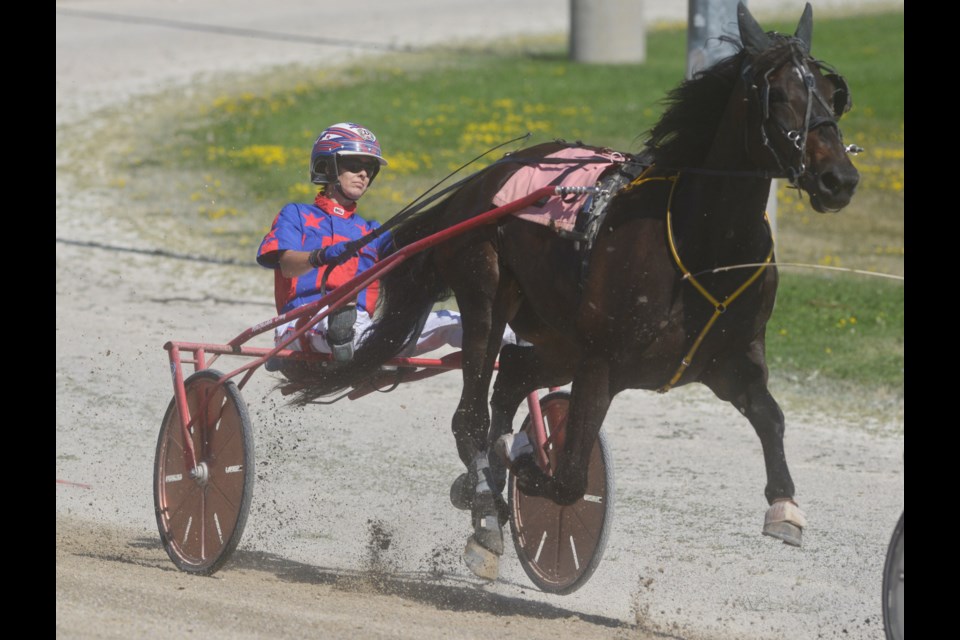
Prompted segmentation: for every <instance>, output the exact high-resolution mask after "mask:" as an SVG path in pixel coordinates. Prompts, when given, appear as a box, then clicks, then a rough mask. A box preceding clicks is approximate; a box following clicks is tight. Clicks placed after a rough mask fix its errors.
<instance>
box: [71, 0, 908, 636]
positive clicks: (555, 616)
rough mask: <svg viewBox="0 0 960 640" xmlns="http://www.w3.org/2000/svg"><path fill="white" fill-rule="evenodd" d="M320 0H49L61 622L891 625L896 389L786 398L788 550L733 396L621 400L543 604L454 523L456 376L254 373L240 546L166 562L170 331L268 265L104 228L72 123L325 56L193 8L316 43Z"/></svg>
mask: <svg viewBox="0 0 960 640" xmlns="http://www.w3.org/2000/svg"><path fill="white" fill-rule="evenodd" d="M521 4H522V6H516V5H521ZM650 4H651V3H648V5H650ZM776 4H777V3H771V6H773V5H776ZM835 4H842V3H835ZM228 6H229V11H228V10H225V8H226V7H228ZM314 6H315V5H314V3H311V2H307V1H301V2H297V1H293V0H283V1H278V2H273V3H268V4H264V3H260V2H254V1H253V0H250V1H239V0H233V1H231V2H225V1H224V0H198V1H196V2H160V1H152V0H144V1H141V2H121V1H120V0H104V1H93V0H91V1H82V0H76V1H72V2H58V3H57V11H58V12H57V146H58V164H57V238H58V242H57V247H56V259H57V287H56V289H57V311H56V314H57V367H56V378H57V379H56V385H57V404H56V476H57V489H56V492H57V497H56V519H57V523H56V531H57V536H56V538H57V543H56V554H57V559H56V574H57V578H56V585H57V586H56V592H57V593H56V602H57V604H56V611H57V621H56V628H57V636H58V637H63V638H114V637H115V638H120V637H123V638H130V637H160V636H164V637H167V636H170V635H173V634H182V633H189V634H211V635H217V636H219V637H235V638H279V637H331V638H340V637H344V638H345V637H350V638H355V637H360V638H367V637H369V638H381V637H382V638H398V637H400V638H404V637H417V638H449V637H457V638H488V637H490V636H491V635H494V634H496V635H499V636H502V637H516V638H540V637H543V638H547V637H550V638H553V637H557V636H558V635H562V636H565V637H567V636H568V637H581V638H648V637H649V638H682V639H685V640H694V639H733V638H744V639H754V638H756V639H760V638H788V637H789V638H839V637H843V638H850V639H867V638H878V637H881V636H882V621H881V608H880V587H881V579H882V566H883V560H884V553H885V551H886V545H887V542H888V540H889V536H890V534H891V532H892V530H893V527H894V525H895V523H896V521H897V518H898V517H899V514H900V512H901V511H902V510H903V502H904V474H903V423H902V399H901V400H900V404H899V406H898V407H895V408H894V409H893V410H891V412H890V413H889V415H887V416H884V415H883V414H882V413H879V412H878V413H872V414H871V416H870V417H864V416H861V415H847V414H846V413H844V412H841V411H836V410H829V411H828V410H826V409H823V408H818V407H816V406H807V407H792V408H790V409H788V410H787V416H788V419H787V425H788V426H787V439H786V445H787V455H788V459H789V460H790V461H791V470H792V472H793V474H794V479H795V481H796V484H797V487H798V491H799V493H798V499H799V500H800V502H801V504H802V506H803V507H804V509H805V511H806V513H807V516H808V519H809V521H810V525H809V527H808V529H807V530H806V531H805V541H804V546H803V548H801V549H795V548H790V547H787V546H785V545H782V544H779V543H777V542H775V541H773V540H771V539H769V538H765V537H763V536H761V535H760V527H761V524H762V518H763V512H764V509H765V506H766V505H765V501H764V499H763V494H762V490H763V482H764V475H763V463H762V458H761V454H760V446H759V442H758V441H757V439H756V437H755V435H754V434H753V432H752V429H751V428H750V426H749V425H748V424H747V423H746V422H745V421H744V420H743V418H742V417H741V416H740V415H739V414H738V413H737V412H736V411H735V410H733V409H732V408H731V407H729V406H726V405H724V404H722V403H720V402H719V401H716V400H715V399H713V398H712V397H711V396H710V395H709V393H708V392H707V391H706V390H705V389H700V388H682V389H678V390H676V391H673V392H671V393H670V394H667V395H665V396H658V395H656V394H651V393H644V392H627V393H624V394H622V395H621V396H619V397H618V398H617V399H616V400H615V402H614V405H613V408H612V410H611V412H610V414H609V416H608V418H607V421H606V423H605V429H606V431H607V434H608V437H609V439H610V443H611V446H612V451H613V456H614V462H615V469H616V472H615V477H616V490H615V493H614V498H615V502H616V509H617V511H616V518H615V520H614V525H613V530H612V532H611V535H610V539H609V543H608V546H607V550H606V553H605V555H604V559H603V562H602V563H601V565H600V567H599V568H598V570H597V572H596V574H595V575H594V576H593V578H592V579H591V580H590V582H589V583H587V584H586V585H585V586H584V587H583V588H582V589H580V590H579V591H577V592H576V593H574V594H572V595H569V596H552V595H548V594H544V593H541V592H539V591H538V590H537V589H536V588H534V587H533V586H532V584H531V583H530V581H529V579H528V578H527V576H526V575H525V574H524V572H523V570H522V568H521V566H520V565H519V563H518V561H517V559H516V555H515V553H514V552H513V550H512V549H511V548H508V550H507V552H506V554H505V556H504V559H503V563H502V568H501V578H500V580H498V581H497V582H496V583H493V584H491V585H486V584H483V583H481V582H480V581H479V580H477V579H475V578H473V577H472V575H471V574H470V572H469V571H468V570H467V569H466V567H465V566H464V565H463V564H462V562H461V561H460V559H459V550H460V549H461V547H462V545H463V542H464V540H465V538H466V536H467V534H468V533H469V523H468V520H467V518H465V517H464V515H463V513H462V512H458V511H456V510H455V509H453V508H452V507H451V506H450V504H449V501H448V498H447V488H448V486H449V482H450V481H451V480H452V479H453V477H455V476H456V474H457V473H459V471H460V470H459V468H458V466H459V462H458V461H457V459H456V456H455V453H454V451H455V449H454V445H453V438H452V435H451V434H450V432H449V426H448V425H449V417H450V414H451V413H452V410H453V408H454V406H455V404H456V399H457V396H458V391H459V384H458V378H457V375H456V374H455V373H452V374H445V375H443V376H439V377H437V378H434V379H432V380H431V381H429V382H424V383H421V384H419V385H410V386H408V387H405V388H401V389H398V390H397V391H396V392H394V393H392V394H390V395H382V396H376V397H374V398H365V399H363V400H361V401H357V402H353V403H350V402H347V401H344V402H342V403H340V404H337V405H334V406H333V407H311V408H307V409H296V410H294V409H291V408H289V407H286V406H284V404H283V400H282V398H281V397H280V396H279V395H278V394H276V393H274V392H272V391H271V387H272V385H273V384H274V382H275V380H274V379H273V378H272V377H271V376H272V374H268V373H266V372H258V375H257V376H255V377H254V378H253V379H252V380H251V382H250V384H248V385H247V387H246V388H245V389H244V398H245V399H246V401H247V403H248V405H249V409H250V413H251V417H252V419H253V423H254V429H255V434H254V440H255V443H256V464H257V484H256V488H255V490H254V498H253V504H252V508H251V514H250V518H249V521H248V524H247V528H246V531H245V533H244V536H243V539H242V541H241V543H240V547H239V548H238V550H237V552H236V553H235V554H234V556H233V557H232V559H231V561H230V563H228V564H227V566H226V567H225V568H224V569H222V570H221V571H220V572H218V573H217V574H215V575H214V576H213V577H209V578H200V577H195V576H191V575H188V574H186V573H183V572H180V571H178V570H177V569H176V568H175V567H174V565H173V564H172V563H171V562H170V560H169V559H168V558H167V556H166V554H165V552H164V551H163V549H162V547H161V545H160V541H159V537H158V534H157V529H156V523H155V519H154V513H153V493H152V472H153V458H154V450H155V447H156V438H157V432H158V429H159V425H160V421H161V418H162V416H163V412H164V410H165V408H166V405H167V403H168V401H169V397H170V393H171V385H170V379H169V374H168V367H167V361H166V353H165V352H164V351H163V348H162V347H163V344H164V343H165V342H166V341H168V340H173V339H177V340H196V341H202V342H226V341H227V340H229V339H230V338H232V337H234V336H235V335H237V334H238V333H240V331H241V330H243V329H244V328H246V327H248V326H251V325H253V324H255V323H256V322H259V321H261V320H264V319H267V318H269V317H271V316H272V303H271V295H272V294H271V289H270V279H269V274H267V273H265V272H262V271H259V270H256V269H252V268H246V267H242V266H236V265H231V264H216V263H205V262H200V261H196V260H194V261H191V260H178V259H174V258H171V257H169V256H163V255H157V254H151V253H150V252H149V250H151V249H160V250H163V249H168V250H169V249H172V247H170V246H156V245H155V244H152V242H153V240H151V241H150V242H149V243H148V242H146V241H144V240H143V238H142V237H139V236H137V235H136V234H134V233H132V232H131V231H130V230H129V229H130V228H129V227H128V226H125V225H124V224H120V223H119V222H118V217H119V216H120V215H122V212H123V211H124V203H123V202H122V201H120V200H119V198H120V197H121V195H119V194H120V193H122V192H118V191H117V190H110V189H105V188H102V187H101V186H97V185H98V183H96V182H95V181H94V182H90V181H83V180H80V179H78V178H77V177H76V176H75V175H74V174H73V173H72V172H71V171H70V170H69V169H70V164H71V163H72V162H75V161H77V160H78V158H76V156H75V155H74V154H72V152H71V150H72V149H73V147H72V146H71V144H70V139H69V138H70V136H72V135H76V133H77V132H78V131H83V132H84V135H86V136H88V137H89V138H91V139H93V140H94V141H96V140H97V136H98V135H104V132H107V131H109V130H110V128H111V124H112V123H111V121H110V120H109V118H110V117H113V116H112V115H108V114H112V113H115V112H113V111H104V110H102V109H104V108H107V107H116V106H118V105H119V106H122V105H124V104H126V101H127V100H129V99H131V98H134V97H137V96H143V95H149V94H151V93H153V92H158V91H160V90H162V89H168V88H170V87H183V88H185V90H189V87H190V86H191V84H192V83H196V82H197V81H198V80H199V79H202V78H210V77H215V76H216V75H217V74H220V73H224V72H227V71H242V72H254V71H262V70H264V69H268V68H271V67H272V66H274V65H289V64H292V63H297V64H306V65H311V64H322V63H325V62H328V61H330V60H331V59H343V58H345V57H346V56H348V55H349V52H348V51H344V50H343V49H342V48H338V47H335V46H321V45H317V46H313V45H307V44H304V43H303V42H295V41H291V42H279V41H276V40H270V39H267V38H262V37H261V38H255V37H250V36H249V34H248V35H247V36H241V35H237V34H236V33H224V32H221V33H214V32H211V31H209V30H207V31H202V30H200V31H198V30H191V29H187V28H185V27H184V26H183V24H182V23H186V22H189V23H192V24H194V25H196V24H203V25H220V26H229V27H231V28H233V29H237V30H239V29H248V30H249V29H257V30H260V31H264V32H267V31H269V32H275V33H286V34H300V35H302V36H304V37H306V36H309V35H311V34H316V33H317V32H318V29H317V28H316V26H315V25H316V23H317V18H316V16H315V15H314V12H315V10H314V8H313V7H314ZM764 6H766V5H765V3H763V2H760V1H759V0H755V1H754V2H751V7H758V8H763V7H764ZM901 6H902V3H901ZM358 9H359V10H360V11H359V13H361V14H363V17H364V19H365V20H367V23H366V27H365V30H364V40H365V41H367V42H371V43H390V44H398V45H402V44H404V43H416V44H425V43H430V42H440V41H453V40H457V39H468V38H475V37H478V36H480V35H482V34H490V33H497V34H498V35H505V34H510V33H516V34H532V33H558V32H562V31H563V30H564V29H565V28H566V18H567V14H566V9H567V3H566V2H565V1H564V0H536V1H532V2H525V3H513V2H507V1H498V2H489V1H488V2H484V3H475V2H467V1H465V0H458V1H447V2H444V3H431V2H412V1H409V2H390V1H388V0H381V1H379V2H373V1H369V2H354V3H351V5H350V7H349V8H346V7H345V8H343V9H327V8H325V9H324V12H325V16H326V17H328V19H330V20H333V21H337V20H341V21H346V22H350V21H353V20H356V19H357V17H356V16H357V13H358ZM427 9H429V11H430V15H431V18H432V19H431V21H429V24H427V23H425V22H424V21H423V20H422V16H423V12H424V11H426V10H427ZM674 10H675V11H676V12H677V13H678V14H679V16H680V17H681V18H682V16H683V12H682V10H678V9H677V8H676V7H674ZM757 11H758V12H759V9H757ZM81 12H85V13H81ZM92 12H100V13H98V14H94V13H92ZM132 16H136V17H137V18H138V19H140V18H144V17H147V18H150V19H151V20H152V21H153V22H146V21H142V20H141V21H139V22H138V21H134V20H132V19H131V17H132ZM174 20H176V21H180V24H179V25H178V24H174V23H172V22H171V21H174ZM163 21H166V22H163ZM261 35H262V34H261ZM328 35H329V34H328ZM128 116H129V114H128ZM142 124H143V126H149V123H148V122H144V123H142ZM109 152H110V150H109V148H108V147H106V146H105V147H104V150H103V153H104V154H106V153H109ZM79 160H82V161H83V162H84V163H86V164H88V165H91V166H94V165H96V164H97V163H99V162H101V161H102V158H96V157H85V158H82V159H79ZM97 242H99V243H104V244H106V245H109V246H107V247H102V246H95V245H92V244H90V243H97ZM110 247H114V248H110ZM116 247H128V248H129V247H137V248H140V249H142V250H141V251H122V250H118V249H117V248H116ZM774 392H775V393H776V389H774ZM878 416H880V417H878ZM375 531H377V532H381V534H382V533H383V532H386V535H387V536H388V538H389V540H390V544H389V546H388V547H387V548H386V549H382V548H381V547H382V545H381V544H378V543H377V542H378V540H374V536H373V533H374V532H375ZM379 540H382V537H381V538H380V539H379Z"/></svg>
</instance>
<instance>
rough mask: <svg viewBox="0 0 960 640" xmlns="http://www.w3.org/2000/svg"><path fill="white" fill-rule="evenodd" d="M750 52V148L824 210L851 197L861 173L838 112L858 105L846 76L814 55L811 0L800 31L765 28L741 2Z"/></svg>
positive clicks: (746, 76)
mask: <svg viewBox="0 0 960 640" xmlns="http://www.w3.org/2000/svg"><path fill="white" fill-rule="evenodd" d="M737 18H738V23H739V28H740V40H741V42H742V44H743V48H744V52H745V56H744V58H743V61H744V62H743V67H742V71H741V77H742V80H743V82H744V90H745V92H746V96H747V101H748V103H749V106H748V113H749V114H750V115H749V117H748V126H749V132H750V133H749V134H748V153H749V154H750V155H751V157H753V158H754V159H755V161H756V162H757V163H758V164H759V165H760V166H763V167H768V168H770V169H771V170H773V171H774V172H777V173H780V174H781V175H783V176H784V177H786V178H788V179H789V180H790V182H791V183H792V184H793V185H795V186H797V187H799V188H801V189H803V190H804V191H806V192H807V194H808V195H809V196H810V204H811V205H812V206H813V208H814V209H816V210H817V211H819V212H821V213H822V212H826V211H837V210H839V209H842V208H843V207H845V206H847V204H849V202H850V199H851V198H852V197H853V192H854V190H855V189H856V187H857V183H858V182H859V180H860V174H859V173H858V172H857V170H856V168H855V167H854V166H853V164H852V163H851V162H850V158H849V157H848V153H851V152H855V151H856V147H854V146H853V145H851V146H850V147H847V146H845V145H844V144H843V134H842V133H841V131H840V125H839V124H838V120H839V119H840V117H841V116H842V115H843V114H844V113H846V112H847V111H849V110H850V106H851V104H852V103H851V98H850V92H849V90H848V88H847V85H846V83H845V82H844V80H843V78H842V77H841V76H840V75H839V74H838V73H836V72H835V71H834V70H833V69H832V68H830V67H829V66H827V65H825V64H824V63H822V62H819V61H817V60H815V59H814V58H813V57H811V56H810V40H811V36H812V33H813V10H812V9H811V7H810V4H809V3H808V4H807V6H806V9H805V10H804V12H803V16H802V17H801V18H800V23H799V25H798V26H797V30H796V33H795V34H794V35H793V36H792V37H789V36H783V35H780V34H775V33H765V32H764V31H763V29H761V28H760V25H759V24H757V22H756V20H754V18H753V16H751V15H750V12H749V11H748V10H747V8H746V7H745V6H744V5H743V3H740V5H739V6H738V9H737Z"/></svg>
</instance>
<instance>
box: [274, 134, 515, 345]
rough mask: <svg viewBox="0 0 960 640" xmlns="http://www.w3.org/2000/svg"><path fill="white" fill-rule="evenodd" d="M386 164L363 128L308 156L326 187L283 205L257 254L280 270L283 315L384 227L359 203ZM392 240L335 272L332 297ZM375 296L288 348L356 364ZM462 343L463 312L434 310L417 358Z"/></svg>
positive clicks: (326, 140) (332, 138)
mask: <svg viewBox="0 0 960 640" xmlns="http://www.w3.org/2000/svg"><path fill="white" fill-rule="evenodd" d="M385 166H387V161H386V159H384V157H383V155H382V153H381V150H380V143H379V142H377V137H376V136H375V135H374V134H373V132H371V131H370V130H369V129H366V128H364V127H362V126H360V125H359V124H356V123H353V122H341V123H338V124H335V125H333V126H330V127H328V128H326V129H324V131H323V133H321V134H320V135H319V137H317V140H316V142H314V144H313V152H312V153H311V155H310V180H311V181H312V182H313V183H314V184H317V185H320V189H319V192H318V193H317V196H316V198H314V201H313V203H310V204H307V203H289V204H286V205H284V207H283V208H282V209H281V210H280V213H278V214H277V217H276V219H275V220H274V221H273V225H272V226H271V228H270V231H269V232H268V233H267V235H266V236H265V237H264V238H263V241H262V242H261V244H260V248H259V250H258V251H257V262H258V263H259V264H260V265H262V266H264V267H267V268H270V269H273V270H274V297H275V299H276V305H277V312H278V313H280V314H283V313H286V312H288V311H291V310H293V309H296V308H297V307H301V306H303V305H305V304H308V303H310V302H314V301H315V300H318V299H319V298H320V297H321V296H322V293H321V290H320V288H321V279H322V277H323V273H324V271H325V270H326V268H325V266H324V265H326V264H327V263H329V262H332V261H333V260H335V259H336V258H337V257H338V256H340V255H341V254H343V253H344V252H345V251H346V244H347V243H348V242H349V241H352V240H358V239H360V238H361V237H362V236H365V235H366V234H368V233H370V232H372V231H374V230H375V229H377V228H378V227H379V226H380V225H379V223H377V222H375V221H368V220H366V219H364V218H362V217H361V216H360V214H358V213H357V201H359V200H360V198H361V197H363V194H364V193H366V191H367V189H369V188H370V184H371V183H372V182H373V180H374V178H376V177H377V174H378V173H379V172H380V169H381V168H382V167H385ZM390 239H391V238H390V234H389V233H385V234H383V235H382V236H380V237H378V238H376V239H374V240H373V241H371V242H370V243H369V244H367V245H366V246H364V247H363V248H362V249H361V250H360V251H359V254H358V255H356V256H354V257H352V258H350V259H348V260H347V261H346V262H344V263H343V264H342V265H340V266H338V267H336V268H334V269H333V270H332V272H331V273H330V275H329V278H328V279H327V291H328V292H329V291H332V290H333V289H335V288H337V287H338V286H340V285H342V284H343V283H344V282H346V281H348V280H350V279H351V278H353V277H354V276H356V275H357V274H359V273H361V272H363V271H365V270H366V269H369V268H370V267H372V266H373V265H374V264H375V263H376V262H377V261H378V260H379V259H380V258H381V257H382V256H383V255H384V252H385V251H386V249H387V247H388V246H389V244H390ZM377 292H378V283H377V282H373V283H371V284H370V285H369V286H368V287H367V288H366V289H363V290H362V291H361V292H360V293H359V295H358V296H357V299H356V302H355V303H351V304H348V305H346V306H344V307H342V308H341V309H339V310H337V311H335V312H333V313H331V314H330V315H328V316H327V317H326V318H324V319H323V320H321V321H320V322H318V323H317V324H316V325H314V326H313V327H312V328H311V329H310V330H308V331H307V333H306V334H305V335H304V336H302V337H301V339H300V340H299V341H294V342H293V343H291V344H290V345H289V346H288V348H290V349H293V350H302V351H313V352H319V353H332V354H333V358H334V359H335V360H337V361H347V360H350V359H352V358H353V350H354V347H355V346H356V344H357V341H358V340H359V338H360V336H362V335H363V332H364V330H365V329H366V328H367V327H368V326H369V325H370V323H371V317H372V316H373V313H374V310H375V308H376V303H377ZM296 322H297V321H296V320H294V321H291V322H289V323H287V324H285V325H281V326H279V327H277V329H276V334H275V340H276V342H277V343H278V344H279V343H280V342H281V341H282V340H284V338H286V337H288V336H289V333H291V332H293V331H295V330H296V327H295V325H296ZM511 335H512V334H511ZM461 338H462V331H461V327H460V315H459V314H458V313H456V312H454V311H433V312H431V313H430V315H429V317H428V318H427V321H426V324H425V325H424V327H423V331H422V332H421V334H420V336H419V338H418V340H417V344H416V345H415V347H414V349H413V352H414V354H419V353H424V352H427V351H433V350H434V349H437V348H440V347H443V346H445V345H449V346H451V347H455V348H460V343H461Z"/></svg>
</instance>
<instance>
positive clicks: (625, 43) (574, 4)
mask: <svg viewBox="0 0 960 640" xmlns="http://www.w3.org/2000/svg"><path fill="white" fill-rule="evenodd" d="M643 6H644V0H570V58H571V59H572V60H574V61H576V62H586V63H598V64H622V63H634V64H638V63H642V62H645V61H646V59H647V31H646V23H645V21H644V10H643Z"/></svg>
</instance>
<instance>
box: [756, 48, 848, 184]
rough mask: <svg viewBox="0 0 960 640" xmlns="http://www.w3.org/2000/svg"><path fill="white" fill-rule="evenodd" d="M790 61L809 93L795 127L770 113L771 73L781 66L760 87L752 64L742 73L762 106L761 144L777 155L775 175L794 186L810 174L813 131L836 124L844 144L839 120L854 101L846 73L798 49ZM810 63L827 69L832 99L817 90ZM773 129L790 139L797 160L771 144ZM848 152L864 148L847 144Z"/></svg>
mask: <svg viewBox="0 0 960 640" xmlns="http://www.w3.org/2000/svg"><path fill="white" fill-rule="evenodd" d="M788 64H790V65H791V66H792V67H793V68H794V69H795V70H796V71H797V73H798V74H799V76H800V78H801V81H802V83H803V87H804V89H805V91H806V94H807V95H806V101H805V108H804V114H803V119H802V122H801V123H800V125H799V126H798V127H797V128H795V129H790V128H788V127H786V126H784V125H783V123H782V122H780V121H778V120H776V119H774V118H772V117H771V114H770V88H771V87H770V74H772V73H773V72H774V71H776V70H777V69H780V68H781V67H773V68H771V69H769V70H767V71H766V72H764V73H763V75H762V76H761V81H760V83H759V86H758V83H756V82H755V81H754V79H753V76H754V69H753V66H752V65H750V64H746V65H744V67H743V70H742V72H741V73H742V78H743V80H744V83H745V84H746V86H747V87H749V88H750V90H751V91H752V93H751V95H752V97H754V98H755V100H756V101H757V104H758V106H759V109H760V114H761V121H760V136H761V143H762V145H763V147H764V148H765V149H766V150H767V152H768V153H769V155H770V156H771V157H772V158H773V161H774V162H775V163H776V166H777V170H778V172H779V175H776V176H773V177H782V178H786V179H787V180H789V181H790V184H791V185H793V186H794V187H797V186H798V182H799V180H800V178H801V177H802V176H803V175H805V174H809V171H808V168H807V166H806V163H804V161H803V158H804V154H805V153H806V149H807V138H808V137H809V135H810V132H811V131H813V130H815V129H816V128H818V127H822V126H824V125H828V126H832V127H834V128H835V129H836V130H837V136H838V137H839V138H840V142H841V144H843V132H842V131H841V130H840V125H839V123H838V120H839V119H840V117H841V116H842V115H843V114H844V113H846V112H847V111H849V110H850V107H851V105H852V102H851V98H850V90H849V88H848V87H847V83H846V81H845V80H844V79H843V76H841V75H840V74H838V73H837V72H836V70H835V69H834V68H832V67H830V66H829V65H827V64H825V63H823V62H820V61H818V60H815V59H813V58H811V57H809V56H806V55H800V54H799V53H798V52H797V51H794V53H793V56H792V57H791V60H790V62H789V63H788ZM810 64H812V65H814V66H816V67H817V68H818V69H820V70H822V71H826V72H827V73H825V74H823V77H824V78H826V79H827V80H829V81H830V83H831V84H832V85H833V88H834V90H833V95H832V96H831V97H830V99H829V100H828V99H827V98H825V97H824V95H823V94H822V93H821V92H820V90H819V89H817V85H816V77H815V76H814V74H813V72H812V71H811V70H810ZM815 105H818V106H819V107H820V108H819V109H818V110H817V111H818V113H817V114H814V106H815ZM771 129H772V130H773V134H774V135H777V136H781V137H783V138H784V139H786V140H787V141H788V142H789V146H790V148H792V149H793V150H795V151H796V160H795V161H793V162H791V161H788V160H785V159H784V158H783V156H782V155H781V154H780V153H779V152H778V151H777V149H776V148H775V147H774V145H773V144H771ZM844 151H846V152H847V153H849V154H852V155H856V154H857V153H860V152H861V151H863V149H862V148H861V147H858V146H857V145H853V144H851V145H846V146H844Z"/></svg>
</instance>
